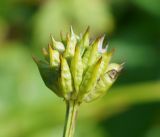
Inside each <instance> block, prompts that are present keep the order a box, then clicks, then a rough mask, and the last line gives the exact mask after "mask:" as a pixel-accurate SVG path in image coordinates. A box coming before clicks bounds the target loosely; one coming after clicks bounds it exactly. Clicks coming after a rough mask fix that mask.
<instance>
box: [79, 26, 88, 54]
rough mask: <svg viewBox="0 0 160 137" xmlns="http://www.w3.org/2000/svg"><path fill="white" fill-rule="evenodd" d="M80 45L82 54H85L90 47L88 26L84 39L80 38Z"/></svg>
mask: <svg viewBox="0 0 160 137" xmlns="http://www.w3.org/2000/svg"><path fill="white" fill-rule="evenodd" d="M79 46H80V49H81V55H83V53H84V51H85V49H86V48H88V47H89V27H88V28H87V30H86V32H85V33H84V35H83V37H82V39H81V40H80V42H79Z"/></svg>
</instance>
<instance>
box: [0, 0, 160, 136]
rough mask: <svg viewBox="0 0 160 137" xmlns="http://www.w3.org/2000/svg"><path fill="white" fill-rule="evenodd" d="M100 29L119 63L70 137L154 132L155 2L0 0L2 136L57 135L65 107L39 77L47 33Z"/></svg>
mask: <svg viewBox="0 0 160 137" xmlns="http://www.w3.org/2000/svg"><path fill="white" fill-rule="evenodd" d="M70 25H72V26H73V28H74V30H75V32H76V33H77V34H79V33H80V32H82V31H83V32H84V31H85V29H86V27H87V26H88V25H89V26H90V27H91V35H92V38H94V37H95V36H97V35H100V34H103V33H105V34H106V37H107V38H106V40H108V41H107V42H109V45H110V48H113V47H114V48H115V49H116V52H115V55H114V58H113V60H112V61H116V62H119V63H121V62H124V61H125V62H126V64H125V68H124V70H123V72H122V74H121V76H120V77H119V79H118V80H117V82H116V83H115V85H114V86H113V87H112V89H111V90H110V91H109V93H108V95H106V96H105V97H104V98H102V99H100V100H97V101H95V102H93V103H90V104H83V105H82V106H81V110H80V114H79V119H78V121H77V127H76V135H75V137H82V136H83V137H160V1H159V0H1V1H0V137H61V136H62V131H63V123H64V116H65V105H64V102H63V100H62V99H59V98H57V97H56V96H55V94H53V93H52V92H51V91H49V89H47V88H46V87H45V86H44V84H43V82H42V80H41V78H40V75H39V72H38V70H37V67H36V65H35V64H34V62H33V61H32V58H31V55H32V54H35V55H38V56H40V51H41V47H45V46H47V43H48V41H49V35H50V33H52V34H53V35H54V36H55V38H56V39H59V32H60V31H62V30H63V31H64V32H66V31H68V29H69V26H70Z"/></svg>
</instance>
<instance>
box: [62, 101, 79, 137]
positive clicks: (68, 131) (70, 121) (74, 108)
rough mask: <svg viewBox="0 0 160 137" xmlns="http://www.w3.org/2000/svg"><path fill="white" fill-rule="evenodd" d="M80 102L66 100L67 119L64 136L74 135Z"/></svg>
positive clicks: (70, 136) (71, 136)
mask: <svg viewBox="0 0 160 137" xmlns="http://www.w3.org/2000/svg"><path fill="white" fill-rule="evenodd" d="M78 109H79V104H78V103H76V102H75V101H73V100H72V101H66V119H65V127H64V132H63V137H73V135H74V130H75V123H76V118H77V114H78Z"/></svg>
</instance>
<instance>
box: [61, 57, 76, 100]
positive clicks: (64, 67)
mask: <svg viewBox="0 0 160 137" xmlns="http://www.w3.org/2000/svg"><path fill="white" fill-rule="evenodd" d="M60 60H61V64H60V78H59V84H60V87H61V90H62V92H63V94H64V97H65V98H66V99H69V98H70V93H71V92H72V91H73V88H72V76H71V73H70V68H69V66H68V63H67V61H66V59H65V58H64V57H63V56H62V55H61V56H60Z"/></svg>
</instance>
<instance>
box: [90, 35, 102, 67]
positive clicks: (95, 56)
mask: <svg viewBox="0 0 160 137" xmlns="http://www.w3.org/2000/svg"><path fill="white" fill-rule="evenodd" d="M103 40H104V36H103V37H99V38H97V39H96V40H95V41H94V42H93V45H92V49H91V52H90V55H89V59H88V65H89V66H92V65H93V64H94V63H95V62H96V61H97V60H98V58H99V57H100V53H99V52H98V47H99V46H100V45H101V43H102V42H103Z"/></svg>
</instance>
